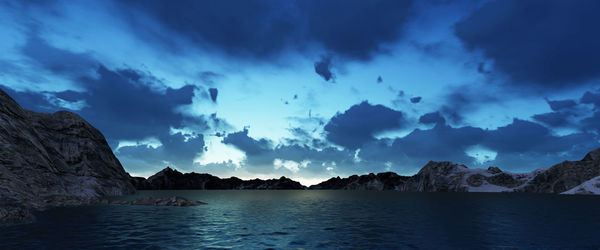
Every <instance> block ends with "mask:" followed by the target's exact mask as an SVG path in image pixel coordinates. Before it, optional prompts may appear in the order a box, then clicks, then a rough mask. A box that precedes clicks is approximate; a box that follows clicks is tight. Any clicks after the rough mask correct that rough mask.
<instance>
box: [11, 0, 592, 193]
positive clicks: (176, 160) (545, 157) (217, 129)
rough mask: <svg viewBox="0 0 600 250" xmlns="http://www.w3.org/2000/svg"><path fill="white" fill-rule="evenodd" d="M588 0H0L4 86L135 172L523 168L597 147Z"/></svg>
mask: <svg viewBox="0 0 600 250" xmlns="http://www.w3.org/2000/svg"><path fill="white" fill-rule="evenodd" d="M598 9H600V4H599V3H598V2H597V1H585V0H582V1H578V2H577V3H576V4H574V3H571V2H568V1H516V0H515V1H512V0H505V1H354V0H350V1H332V0H321V1H291V0H290V1H276V0H249V1H230V0H226V1H199V0H194V1H192V0H190V1H159V0H156V1H141V0H140V1H135V0H131V1H77V2H72V1H0V13H1V15H0V30H2V32H0V49H1V50H2V55H3V56H2V58H1V59H0V88H2V89H3V90H5V91H6V92H8V93H9V94H10V95H11V96H13V97H14V98H15V99H16V100H17V101H18V102H19V103H20V104H21V105H22V106H23V107H25V108H27V109H31V110H35V111H40V112H55V111H57V110H65V109H66V110H70V111H73V112H76V113H78V114H80V115H81V116H82V117H84V118H85V119H86V120H88V121H89V122H90V123H92V124H93V125H94V126H96V127H97V128H98V129H100V131H101V132H102V133H103V134H104V135H105V136H106V138H107V141H108V143H109V144H110V146H111V147H112V149H113V151H114V152H115V155H116V156H117V157H118V158H119V160H120V161H121V163H122V164H123V166H124V167H125V169H126V170H127V171H128V172H130V173H131V174H132V175H138V176H149V175H151V174H153V173H155V172H157V171H159V170H160V169H162V168H164V167H166V166H171V167H174V168H176V169H179V170H181V171H184V172H191V171H194V172H207V173H211V174H214V175H218V176H222V177H229V176H238V177H241V178H255V177H258V178H271V177H279V176H282V175H285V176H287V177H290V178H293V179H297V180H300V181H301V182H302V183H303V184H313V183H316V182H318V181H321V180H324V179H327V178H329V177H334V176H347V175H351V174H365V173H369V172H382V171H394V172H397V173H399V174H405V175H412V174H414V173H416V172H417V171H418V170H419V169H420V168H421V167H422V166H423V165H424V164H426V163H427V162H428V161H429V160H437V161H439V160H448V161H454V162H457V163H463V164H466V165H467V166H469V167H487V166H492V165H494V166H499V167H500V168H502V169H505V170H509V171H513V172H523V171H531V170H533V169H537V168H540V167H548V166H551V165H553V164H555V163H558V162H561V161H563V160H567V159H570V160H577V159H579V158H582V157H583V155H584V154H585V153H586V152H587V151H590V150H592V149H595V148H597V147H599V146H600V141H599V140H600V136H599V132H600V131H599V128H600V109H599V107H600V84H598V82H599V80H600V79H599V78H600V67H599V66H600V47H599V46H597V44H600V34H599V33H598V32H596V27H595V26H596V24H597V23H600V17H598V16H597V15H596V13H595V12H596V10H598Z"/></svg>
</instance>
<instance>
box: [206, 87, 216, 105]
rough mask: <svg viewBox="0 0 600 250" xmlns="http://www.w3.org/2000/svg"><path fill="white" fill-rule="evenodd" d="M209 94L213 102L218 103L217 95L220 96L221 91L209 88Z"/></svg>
mask: <svg viewBox="0 0 600 250" xmlns="http://www.w3.org/2000/svg"><path fill="white" fill-rule="evenodd" d="M208 93H210V99H211V100H212V101H213V102H217V95H218V94H219V90H218V89H216V88H209V89H208Z"/></svg>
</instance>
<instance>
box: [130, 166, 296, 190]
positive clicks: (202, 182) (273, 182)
mask: <svg viewBox="0 0 600 250" xmlns="http://www.w3.org/2000/svg"><path fill="white" fill-rule="evenodd" d="M131 183H132V184H133V185H134V186H135V187H136V188H137V189H138V190H142V189H150V190H160V189H306V187H305V186H302V184H300V183H299V182H296V181H293V180H291V179H289V178H286V177H283V176H282V177H281V178H279V179H270V180H261V179H253V180H242V179H239V178H236V177H231V178H225V179H221V178H219V177H216V176H213V175H210V174H198V173H185V174H184V173H181V172H179V171H177V170H174V169H172V168H170V167H167V168H165V169H163V170H161V171H160V172H158V173H156V174H154V175H153V176H150V177H148V179H145V178H142V177H132V180H131Z"/></svg>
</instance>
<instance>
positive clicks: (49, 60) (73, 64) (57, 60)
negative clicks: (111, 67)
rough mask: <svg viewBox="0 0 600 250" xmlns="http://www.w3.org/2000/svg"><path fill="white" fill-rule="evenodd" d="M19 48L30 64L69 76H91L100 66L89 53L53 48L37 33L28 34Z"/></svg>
mask: <svg viewBox="0 0 600 250" xmlns="http://www.w3.org/2000/svg"><path fill="white" fill-rule="evenodd" d="M20 50H21V53H22V55H24V56H25V57H27V58H28V59H29V62H31V63H32V64H34V65H37V66H39V67H40V68H43V69H46V70H48V71H49V72H52V73H54V74H60V75H64V76H69V77H71V78H77V77H83V76H93V75H94V74H95V73H96V72H95V69H97V68H98V66H100V64H99V63H98V61H96V60H95V59H94V58H93V57H92V56H91V55H90V54H89V53H75V52H71V51H69V50H64V49H60V48H55V47H53V46H51V45H49V44H48V43H47V42H46V41H45V40H43V39H41V38H39V37H38V36H37V35H31V36H29V37H28V39H27V41H26V43H25V44H24V45H23V46H22V47H21V48H20Z"/></svg>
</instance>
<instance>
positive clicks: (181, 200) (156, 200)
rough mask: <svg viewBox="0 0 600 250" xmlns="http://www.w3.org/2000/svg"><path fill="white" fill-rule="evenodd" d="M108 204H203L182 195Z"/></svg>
mask: <svg viewBox="0 0 600 250" xmlns="http://www.w3.org/2000/svg"><path fill="white" fill-rule="evenodd" d="M109 204H119V205H140V206H174V207H193V206H200V205H205V204H206V203H204V202H201V201H194V200H188V199H186V198H183V197H179V196H173V197H168V198H155V197H146V198H140V199H137V200H133V201H115V200H113V201H110V202H109Z"/></svg>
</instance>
